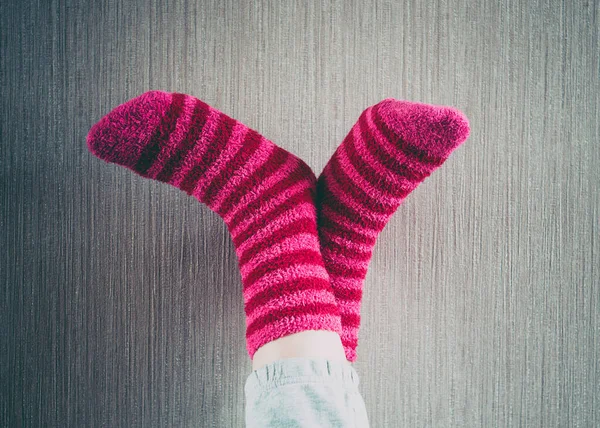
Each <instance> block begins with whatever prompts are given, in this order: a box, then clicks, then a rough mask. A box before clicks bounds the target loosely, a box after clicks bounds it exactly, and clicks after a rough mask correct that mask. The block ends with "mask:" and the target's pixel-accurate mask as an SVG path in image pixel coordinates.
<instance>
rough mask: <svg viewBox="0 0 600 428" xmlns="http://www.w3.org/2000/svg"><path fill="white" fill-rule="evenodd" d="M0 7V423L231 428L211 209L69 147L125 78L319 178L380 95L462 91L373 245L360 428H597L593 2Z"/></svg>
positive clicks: (598, 211)
mask: <svg viewBox="0 0 600 428" xmlns="http://www.w3.org/2000/svg"><path fill="white" fill-rule="evenodd" d="M0 20H1V28H0V35H1V41H0V43H1V46H0V47H1V55H0V85H1V88H2V101H1V102H2V111H1V120H0V126H1V129H0V132H1V145H0V166H1V169H0V171H1V172H0V174H1V175H0V177H1V179H0V213H1V216H0V221H1V224H0V226H1V236H2V245H3V248H4V251H3V253H2V256H1V257H0V261H1V262H0V263H1V266H0V286H1V287H2V289H1V293H2V294H1V296H2V297H1V298H0V304H1V307H0V331H1V342H0V347H1V348H0V351H1V355H0V375H1V378H0V381H1V382H0V385H1V386H0V388H1V396H0V425H1V426H3V427H100V426H106V427H167V426H172V427H239V426H243V406H244V398H243V384H244V381H245V378H246V376H247V375H248V373H249V372H250V362H249V359H248V357H247V355H246V353H245V347H244V315H243V304H242V298H241V293H240V287H241V282H240V276H239V273H238V270H237V260H236V257H235V252H234V250H233V245H232V243H231V240H230V238H229V235H228V233H227V230H226V228H225V226H224V225H223V223H222V221H221V219H220V218H219V217H218V216H217V215H216V214H214V213H212V212H211V211H210V210H209V209H208V208H206V207H205V206H202V205H200V204H198V203H197V202H196V201H195V200H194V199H193V198H191V197H188V196H187V195H185V194H184V193H182V192H180V191H178V190H177V189H175V188H172V187H168V186H165V185H162V184H159V183H157V182H152V181H149V180H145V179H143V178H141V177H139V176H136V175H134V174H132V173H131V172H129V171H127V170H125V169H122V168H120V167H117V166H113V165H108V164H105V163H103V162H101V161H99V160H98V159H96V158H94V157H93V156H92V155H91V154H90V153H89V152H88V151H87V148H86V146H85V136H86V134H87V131H88V130H89V128H90V127H91V125H92V124H93V123H95V122H96V121H97V120H98V119H99V118H100V117H101V116H102V115H104V114H105V113H107V112H108V111H109V110H110V109H112V108H113V107H115V106H116V105H118V104H120V103H122V102H125V101H126V100H128V99H130V98H133V97H135V96H137V95H139V94H141V93H143V92H145V91H147V90H149V89H163V90H168V91H178V92H184V93H188V94H191V95H194V96H196V97H198V98H201V99H203V100H204V101H206V102H207V103H209V104H211V105H212V106H214V107H216V108H218V109H220V110H221V111H223V112H225V113H227V114H229V115H230V116H233V117H235V118H237V119H238V120H241V121H242V122H244V123H245V124H246V125H248V126H250V127H252V128H254V129H257V130H258V131H259V132H261V133H262V134H263V135H265V136H266V137H268V138H270V139H272V140H273V141H275V142H276V143H277V144H279V145H280V146H282V147H284V148H286V149H288V150H290V151H291V152H293V153H295V154H297V155H299V156H300V157H302V158H303V159H305V160H306V161H307V162H308V163H309V164H310V165H311V166H312V167H313V168H314V169H315V171H317V172H319V171H320V170H321V169H322V168H323V166H324V165H325V163H326V162H327V160H328V159H329V156H330V155H331V154H332V153H333V151H334V149H335V148H336V146H337V145H338V144H339V142H340V141H341V140H342V139H343V137H344V136H345V135H346V133H347V132H348V130H349V129H350V127H351V126H352V124H353V123H354V122H355V121H356V120H357V118H358V116H359V114H360V112H361V111H362V110H363V109H364V108H366V107H367V106H369V105H372V104H375V103H377V102H378V101H380V100H382V99H384V98H387V97H395V98H399V99H408V100H412V101H421V102H428V103H434V104H447V105H452V106H456V107H458V108H460V109H461V110H463V111H464V112H465V113H466V114H467V116H468V117H469V118H470V121H471V127H472V134H471V137H470V139H469V140H468V141H467V143H465V145H463V146H462V147H461V148H460V149H459V150H457V151H456V152H455V153H454V155H453V156H452V157H451V158H450V160H449V161H448V162H447V163H446V164H445V165H444V166H443V167H442V168H441V169H440V170H438V171H436V172H435V173H434V174H433V175H432V176H431V177H430V178H428V179H427V180H426V181H425V183H423V184H422V185H421V186H420V187H419V188H418V189H417V191H415V192H414V193H413V194H411V196H409V198H408V199H407V200H406V202H405V203H404V204H403V205H402V206H401V207H400V209H399V210H398V212H397V213H396V214H395V215H394V217H393V218H392V220H391V221H390V223H389V224H388V226H387V227H386V229H385V230H384V232H383V233H382V235H381V236H380V239H379V241H378V244H377V247H376V249H375V256H374V259H373V261H372V264H371V267H370V271H369V274H368V277H367V281H366V288H365V296H364V305H363V312H362V314H363V324H362V329H361V335H360V340H361V341H360V346H359V350H358V351H359V357H358V362H357V363H356V365H355V366H356V368H357V370H358V372H359V374H360V375H361V388H362V391H363V394H364V398H365V401H366V404H367V409H368V412H369V416H370V419H371V423H372V426H373V427H397V426H410V427H476V426H481V427H509V426H510V427H517V426H519V427H598V426H600V410H599V409H600V339H599V338H600V334H599V329H600V172H599V171H600V150H599V147H598V144H599V142H600V125H599V124H600V117H599V116H600V83H599V82H600V70H599V64H600V38H599V27H600V25H599V24H600V6H599V4H598V2H597V1H593V0H592V1H581V2H566V1H565V2H561V1H558V0H551V1H540V0H533V1H525V0H516V1H507V2H494V1H484V0H481V1H480V0H476V1H473V2H467V1H462V0H461V1H456V2H448V1H444V0H435V1H428V2H421V1H417V0H407V1H354V0H352V1H349V0H338V1H322V2H316V1H309V2H300V1H286V2H277V1H273V2H266V1H265V2H260V1H254V2H250V1H201V2H195V1H189V0H188V1H183V0H182V1H172V0H171V1H157V0H154V1H146V2H143V1H131V0H101V1H78V2H75V1H66V0H48V1H38V2H29V1H22V2H21V1H3V2H2V3H0Z"/></svg>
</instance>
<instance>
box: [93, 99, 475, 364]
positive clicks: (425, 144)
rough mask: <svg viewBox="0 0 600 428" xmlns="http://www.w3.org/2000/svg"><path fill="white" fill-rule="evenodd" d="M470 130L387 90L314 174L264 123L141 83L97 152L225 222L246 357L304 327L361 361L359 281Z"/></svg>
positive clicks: (112, 119) (111, 118)
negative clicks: (395, 219) (384, 237)
mask: <svg viewBox="0 0 600 428" xmlns="http://www.w3.org/2000/svg"><path fill="white" fill-rule="evenodd" d="M468 134H469V124H468V121H467V119H466V117H465V116H464V115H463V114H462V113H461V112H459V111H458V110H456V109H453V108H450V107H443V106H434V105H427V104H421V103H414V102H408V101H399V100H395V99H391V98H390V99H386V100H383V101H381V102H380V103H378V104H376V105H374V106H371V107H369V108H367V109H366V110H364V111H363V113H362V114H361V116H360V118H359V119H358V121H357V122H356V124H355V125H354V126H353V127H352V129H351V130H350V132H349V133H348V135H347V136H346V138H345V139H344V140H343V142H342V143H341V145H340V146H339V147H338V148H337V150H336V151H335V153H334V155H333V156H332V158H331V160H330V161H329V162H328V163H327V165H326V167H325V168H324V170H323V172H322V174H321V175H320V177H319V178H318V179H317V178H316V177H315V175H314V173H313V172H312V170H311V169H310V167H309V166H308V165H307V164H306V163H304V162H303V161H302V160H300V159H299V158H297V157H296V156H294V155H292V154H290V153H289V152H287V151H285V150H283V149H282V148H280V147H278V146H277V145H275V144H274V143H272V142H271V141H269V140H268V139H266V138H265V137H263V136H262V135H260V134H259V133H258V132H256V131H255V130H253V129H250V128H248V127H247V126H245V125H244V124H242V123H241V122H239V121H236V120H234V119H232V118H231V117H229V116H227V115H226V114H224V113H222V112H220V111H218V110H217V109H214V108H212V107H211V106H209V105H208V104H206V103H204V102H203V101H201V100H199V99H197V98H194V97H192V96H190V95H185V94H180V93H168V92H163V91H150V92H146V93H144V94H142V95H140V96H138V97H136V98H134V99H132V100H130V101H128V102H126V103H124V104H122V105H120V106H118V107H116V108H115V109H114V110H112V111H111V112H110V113H108V114H107V115H106V116H104V117H102V118H101V119H100V121H99V122H98V123H96V124H95V125H94V126H93V127H92V129H91V130H90V132H89V134H88V136H87V144H88V148H89V149H90V151H91V152H92V153H93V154H94V155H96V156H97V157H99V158H100V159H103V160H104V161H107V162H110V163H116V164H119V165H122V166H124V167H127V168H129V169H131V170H133V171H134V172H135V173H136V174H139V175H141V176H143V177H146V178H150V179H155V180H158V181H161V182H164V183H169V184H171V185H173V186H175V187H177V188H179V189H181V190H183V191H185V192H186V193H188V194H189V195H191V196H193V197H195V198H196V199H197V200H198V201H200V202H202V203H204V204H206V205H207V206H208V207H209V208H210V209H211V210H213V211H214V212H215V213H217V214H218V215H219V216H220V217H221V218H223V220H224V221H225V224H226V225H227V228H228V230H229V232H230V233H231V237H232V239H233V243H234V245H235V249H236V254H237V256H238V262H239V267H240V272H241V278H242V286H243V287H242V288H243V298H244V310H245V312H246V344H247V350H248V354H249V355H250V358H252V357H253V355H254V353H255V352H256V350H257V349H259V348H260V347H261V346H262V345H264V344H266V343H268V342H270V341H272V340H275V339H277V338H280V337H283V336H287V335H289V334H293V333H298V332H301V331H305V330H327V331H333V332H336V333H338V334H339V335H340V337H341V339H342V344H343V346H344V350H345V353H346V358H347V359H348V361H351V362H353V361H355V360H356V348H357V345H358V330H359V326H360V305H361V299H362V292H363V282H364V279H365V276H366V273H367V268H368V265H369V261H370V259H371V255H372V250H373V247H374V245H375V241H376V239H377V236H378V234H379V232H380V231H381V230H382V229H383V228H384V226H385V225H386V223H387V221H388V220H389V218H390V216H391V215H392V214H393V213H394V212H395V211H396V209H397V208H398V206H399V205H400V203H401V202H402V200H403V199H404V198H406V196H408V194H409V193H410V192H411V191H413V190H414V189H415V188H416V187H417V186H418V184H419V183H421V182H422V181H423V180H424V179H425V178H426V177H427V176H429V175H430V174H431V173H432V172H433V171H434V170H435V169H436V168H438V167H439V166H441V165H442V164H443V162H444V161H445V160H446V159H447V158H448V156H449V155H450V153H451V152H452V151H453V150H454V149H455V148H456V147H457V146H458V145H460V144H461V143H462V142H463V141H465V140H466V138H467V137H468Z"/></svg>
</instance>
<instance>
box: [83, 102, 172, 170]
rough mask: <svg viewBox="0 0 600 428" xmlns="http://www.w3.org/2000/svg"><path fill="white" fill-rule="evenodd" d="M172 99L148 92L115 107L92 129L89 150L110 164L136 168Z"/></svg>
mask: <svg viewBox="0 0 600 428" xmlns="http://www.w3.org/2000/svg"><path fill="white" fill-rule="evenodd" d="M171 100H172V94H170V93H167V92H163V91H149V92H146V93H144V94H142V95H140V96H138V97H136V98H133V99H132V100H129V101H127V102H126V103H124V104H121V105H120V106H118V107H116V108H115V109H113V110H112V111H111V112H110V113H108V114H107V115H105V116H104V117H102V119H100V121H98V123H96V124H95V125H94V126H93V127H92V128H91V129H90V132H89V133H88V135H87V145H88V148H89V150H90V151H91V152H92V153H93V154H94V155H96V156H97V157H99V158H100V159H103V160H105V161H107V162H112V163H117V164H119V165H123V166H125V167H129V168H131V167H133V166H134V165H135V163H136V161H137V160H138V159H139V157H140V154H141V152H142V150H143V149H144V147H145V146H146V145H147V144H148V142H149V140H150V138H152V135H153V134H154V131H155V130H156V128H157V127H158V126H159V125H160V123H161V120H162V118H163V117H164V115H165V114H166V113H167V110H168V108H169V106H170V104H171Z"/></svg>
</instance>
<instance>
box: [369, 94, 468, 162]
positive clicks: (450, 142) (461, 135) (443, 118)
mask: <svg viewBox="0 0 600 428" xmlns="http://www.w3.org/2000/svg"><path fill="white" fill-rule="evenodd" d="M378 111H379V114H380V115H381V117H382V119H383V120H384V122H386V124H387V125H388V126H389V127H390V128H391V129H392V131H394V133H396V134H397V135H398V136H399V137H400V138H401V139H402V140H403V141H405V142H406V143H408V144H410V145H411V146H413V147H415V148H418V149H422V150H426V151H427V152H428V153H429V154H430V155H432V156H439V157H442V158H445V157H447V156H449V155H450V153H451V152H452V151H453V150H454V149H455V148H456V147H458V146H459V145H460V144H462V143H463V142H464V141H465V140H466V139H467V137H468V136H469V132H470V127H469V121H468V119H467V117H466V116H465V115H464V114H463V113H462V112H461V111H459V110H457V109H455V108H452V107H446V106H437V105H431V104H423V103H416V102H410V101H399V100H395V99H392V98H389V99H386V100H384V101H382V102H381V103H379V105H378Z"/></svg>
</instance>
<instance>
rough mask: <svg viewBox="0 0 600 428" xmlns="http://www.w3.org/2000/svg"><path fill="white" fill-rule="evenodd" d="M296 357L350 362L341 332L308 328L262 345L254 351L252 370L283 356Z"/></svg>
mask: <svg viewBox="0 0 600 428" xmlns="http://www.w3.org/2000/svg"><path fill="white" fill-rule="evenodd" d="M296 357H303V358H326V359H328V360H331V361H341V362H345V363H348V361H347V360H346V354H345V353H344V347H343V346H342V340H341V339H340V336H339V334H337V333H335V332H332V331H325V330H307V331H301V332H299V333H294V334H290V335H288V336H284V337H280V338H279V339H275V340H273V341H271V342H269V343H266V344H264V345H263V346H261V347H260V348H259V349H258V350H257V351H256V352H255V353H254V359H253V360H252V370H258V369H259V368H261V367H264V366H266V365H267V364H270V363H272V362H275V361H277V360H281V359H283V358H296ZM348 364H350V363H348Z"/></svg>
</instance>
